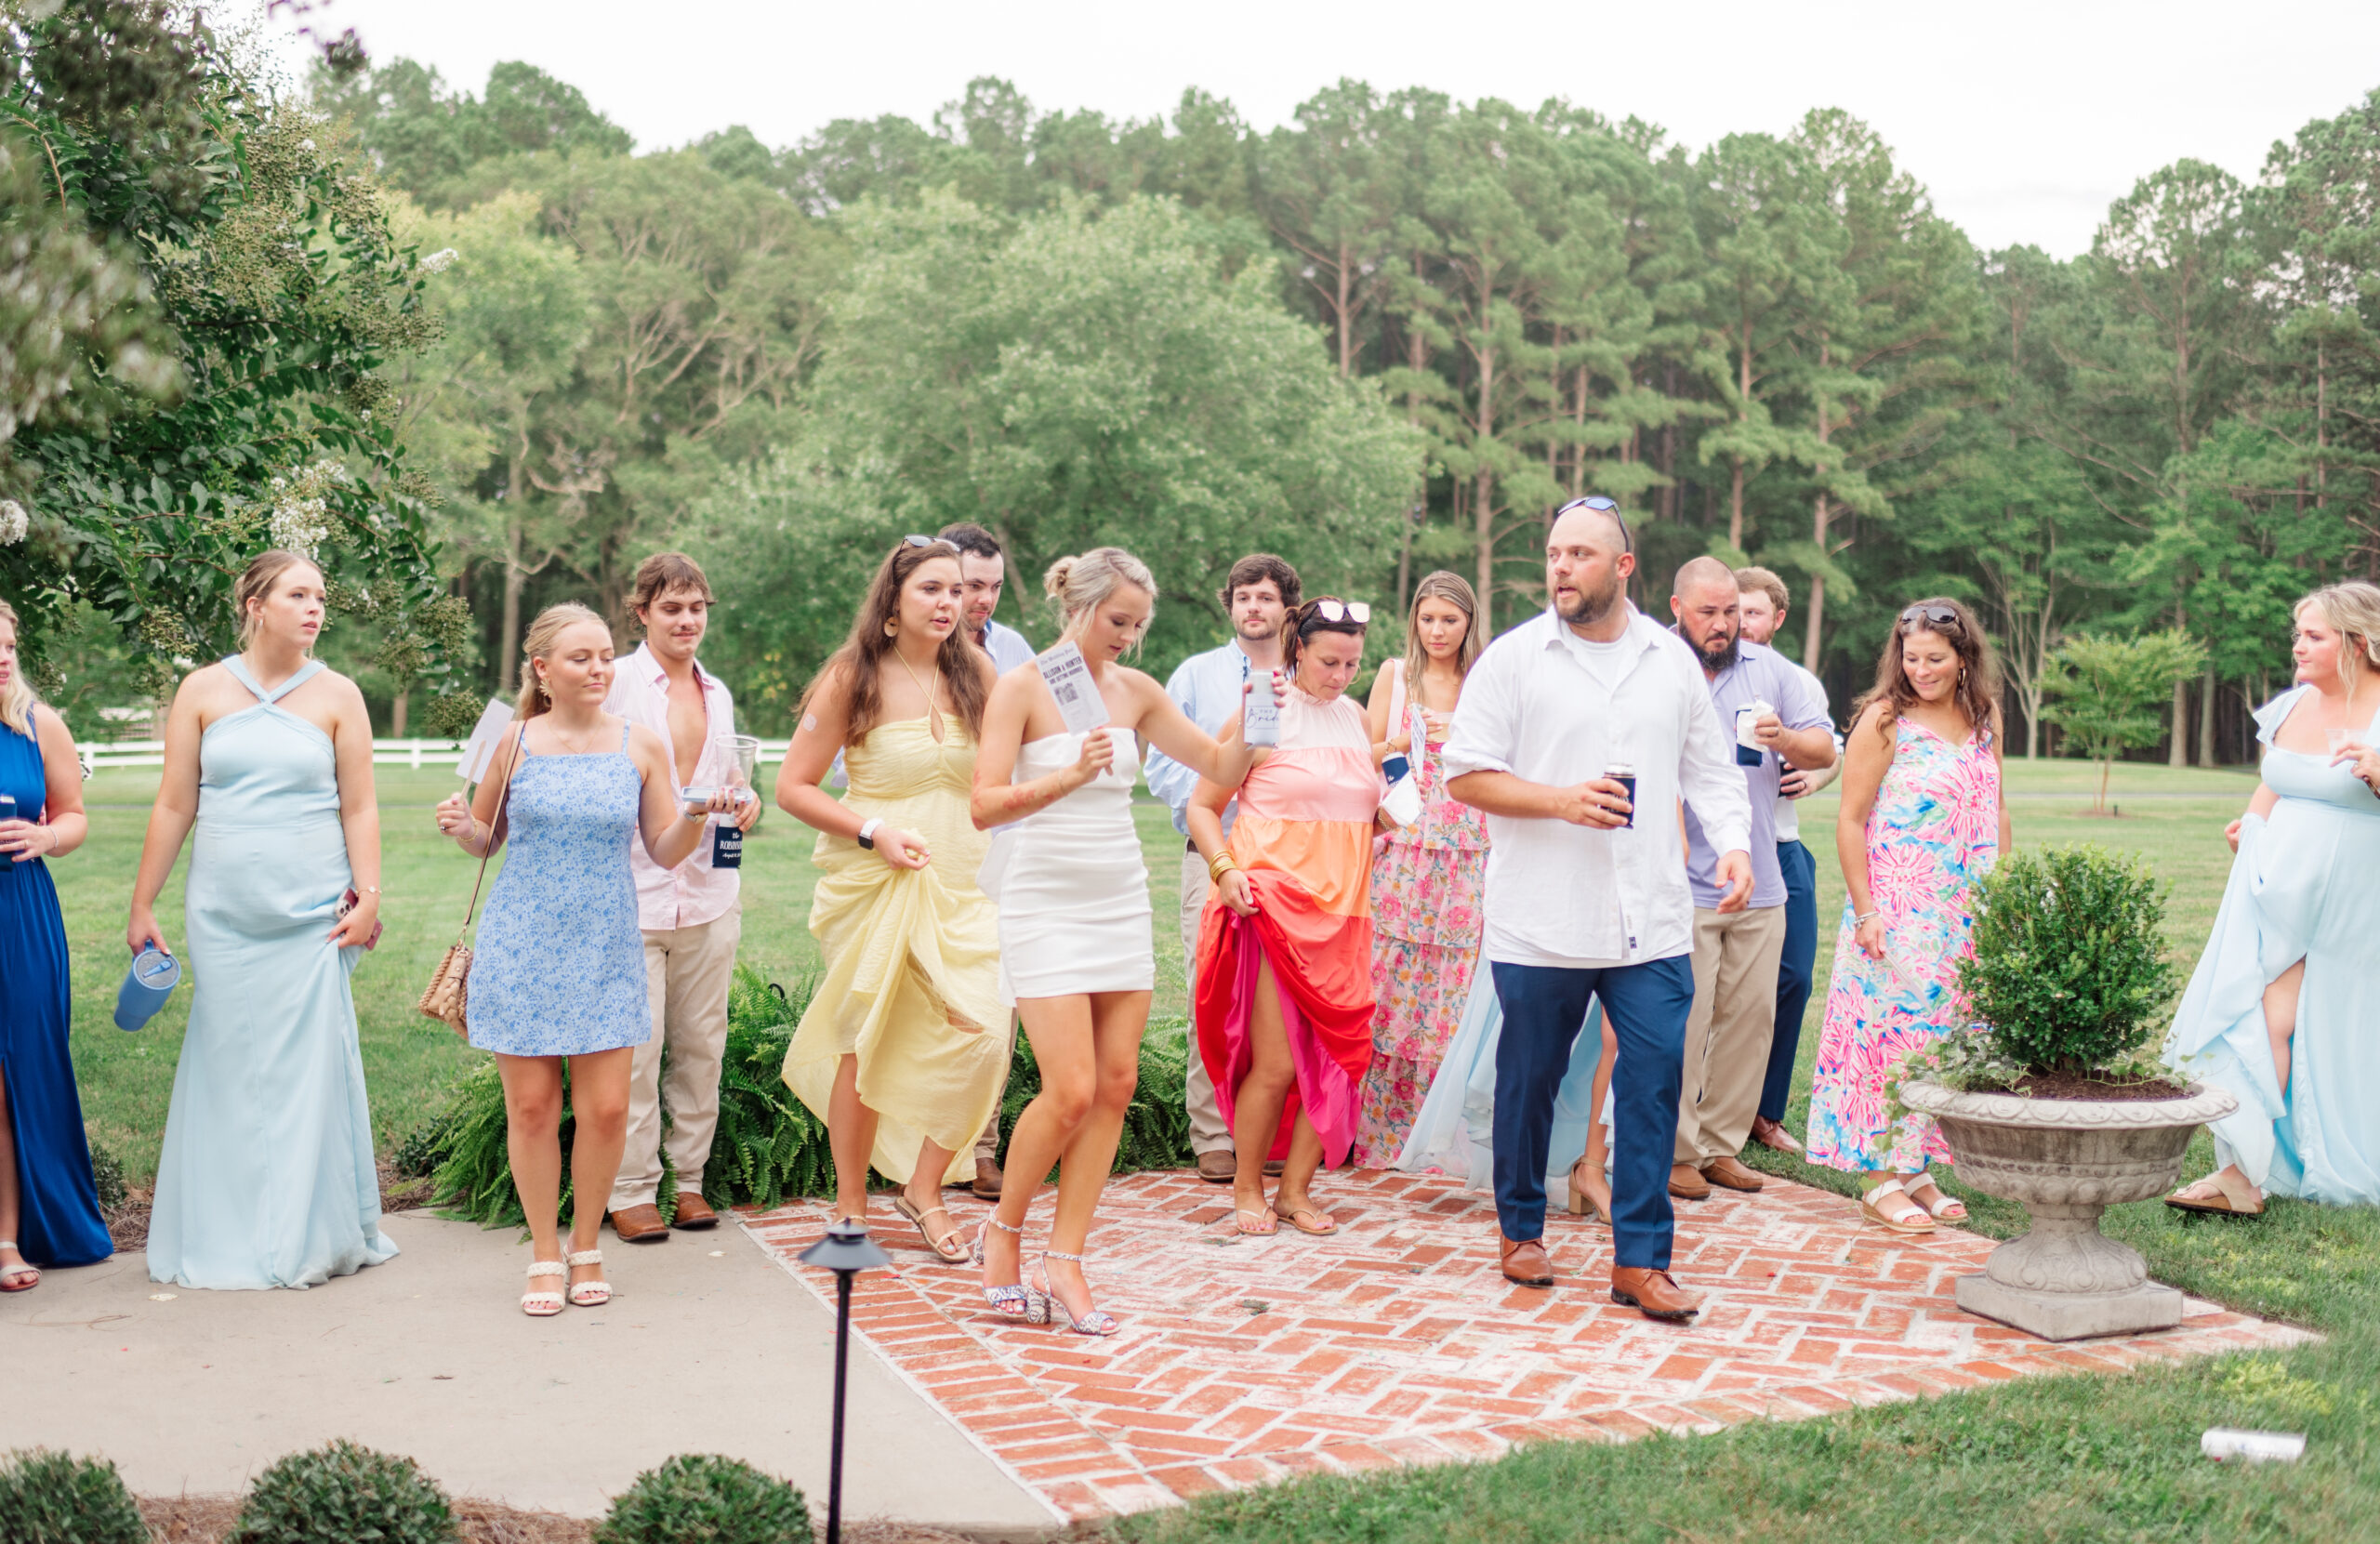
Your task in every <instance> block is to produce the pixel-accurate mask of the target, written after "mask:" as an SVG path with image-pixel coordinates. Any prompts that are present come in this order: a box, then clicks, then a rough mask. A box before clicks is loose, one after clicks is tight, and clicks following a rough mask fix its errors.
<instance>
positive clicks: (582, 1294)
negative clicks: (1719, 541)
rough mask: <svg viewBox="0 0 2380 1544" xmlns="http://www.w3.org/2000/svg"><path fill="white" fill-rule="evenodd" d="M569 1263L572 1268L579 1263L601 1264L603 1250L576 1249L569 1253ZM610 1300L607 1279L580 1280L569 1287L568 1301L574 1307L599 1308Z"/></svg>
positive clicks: (609, 1286)
mask: <svg viewBox="0 0 2380 1544" xmlns="http://www.w3.org/2000/svg"><path fill="white" fill-rule="evenodd" d="M570 1263H571V1265H572V1266H573V1267H574V1268H575V1267H577V1266H580V1265H601V1264H602V1263H603V1251H602V1250H601V1249H580V1250H577V1251H575V1253H573V1254H572V1255H571V1257H570ZM611 1300H612V1284H611V1283H610V1282H608V1281H582V1282H579V1283H577V1284H576V1285H575V1286H574V1287H571V1289H570V1301H571V1306H572V1307H574V1308H601V1307H602V1306H603V1305H604V1304H605V1303H607V1302H610V1301H611Z"/></svg>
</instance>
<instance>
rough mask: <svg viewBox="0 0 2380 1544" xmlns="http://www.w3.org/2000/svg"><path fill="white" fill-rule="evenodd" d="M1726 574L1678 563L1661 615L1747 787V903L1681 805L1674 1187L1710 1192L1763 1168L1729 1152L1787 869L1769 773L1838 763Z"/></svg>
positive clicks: (1759, 1070) (1754, 1099)
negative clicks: (1689, 1011)
mask: <svg viewBox="0 0 2380 1544" xmlns="http://www.w3.org/2000/svg"><path fill="white" fill-rule="evenodd" d="M1737 608H1738V602H1737V590H1736V575H1735V572H1734V570H1732V569H1730V568H1728V567H1727V565H1726V564H1725V563H1723V562H1721V561H1719V560H1718V559H1716V558H1697V559H1695V560H1694V561H1692V562H1689V563H1687V564H1686V566H1685V567H1684V568H1681V569H1679V570H1678V571H1677V578H1676V581H1675V582H1674V583H1673V584H1672V586H1671V587H1670V612H1671V614H1672V615H1673V616H1674V617H1675V618H1676V619H1677V633H1678V636H1679V637H1681V638H1683V639H1685V640H1686V643H1687V645H1688V646H1689V647H1691V648H1692V649H1693V650H1694V653H1695V655H1696V657H1697V658H1698V659H1699V660H1700V661H1701V664H1702V674H1703V678H1704V679H1705V680H1708V681H1709V682H1710V683H1711V705H1712V706H1713V707H1715V708H1716V709H1718V713H1719V720H1720V722H1721V723H1723V724H1725V725H1726V726H1727V727H1728V728H1729V730H1730V731H1731V732H1732V733H1733V736H1734V739H1735V744H1736V765H1737V766H1738V767H1739V768H1741V769H1742V771H1743V776H1744V783H1745V786H1746V791H1747V792H1748V793H1749V794H1750V795H1751V797H1752V849H1751V851H1752V904H1751V905H1750V906H1748V907H1746V908H1745V909H1743V910H1741V911H1738V912H1733V913H1724V912H1722V911H1721V910H1720V909H1719V902H1720V898H1721V896H1722V895H1723V894H1724V893H1725V890H1726V887H1725V886H1723V885H1721V884H1720V883H1719V882H1718V863H1719V854H1718V853H1717V852H1716V851H1713V849H1712V842H1711V840H1710V839H1709V838H1708V837H1707V836H1706V835H1705V834H1704V831H1703V826H1702V823H1701V822H1700V821H1699V820H1697V819H1696V818H1695V812H1694V811H1693V810H1691V809H1688V810H1687V811H1686V850H1687V851H1686V878H1687V881H1688V883H1689V884H1690V885H1691V886H1692V888H1693V891H1694V1012H1693V1015H1692V1017H1690V1018H1689V1019H1688V1020H1687V1021H1686V1076H1685V1082H1684V1085H1683V1087H1682V1088H1681V1089H1680V1091H1679V1097H1678V1117H1677V1146H1676V1155H1675V1162H1674V1165H1673V1168H1671V1170H1670V1194H1672V1195H1675V1196H1677V1197H1679V1198H1680V1199H1683V1200H1688V1201H1699V1200H1704V1199H1706V1198H1708V1197H1709V1195H1710V1194H1711V1187H1712V1185H1721V1186H1724V1187H1726V1189H1728V1190H1737V1191H1747V1192H1749V1191H1756V1190H1758V1189H1760V1188H1761V1184H1762V1181H1761V1177H1760V1175H1759V1174H1758V1173H1757V1172H1755V1171H1754V1170H1752V1169H1751V1168H1746V1167H1745V1166H1744V1165H1743V1164H1742V1163H1741V1162H1740V1161H1739V1160H1738V1159H1737V1157H1736V1155H1737V1154H1738V1153H1740V1152H1741V1151H1743V1145H1744V1142H1745V1141H1746V1140H1747V1139H1748V1138H1749V1137H1750V1136H1751V1135H1752V1120H1753V1117H1755V1116H1756V1115H1759V1114H1760V1093H1761V1085H1762V1083H1763V1081H1764V1080H1765V1077H1766V1076H1767V1072H1768V1042H1769V1037H1770V1036H1771V1035H1772V1033H1773V1032H1774V1030H1775V1028H1776V1017H1777V970H1778V960H1779V959H1780V958H1781V957H1782V956H1783V954H1784V949H1785V873H1784V870H1783V868H1782V867H1780V866H1779V865H1778V859H1777V832H1776V824H1777V818H1776V817H1777V783H1778V775H1779V774H1780V773H1781V772H1783V771H1784V768H1785V765H1786V763H1787V762H1791V763H1792V765H1793V766H1794V767H1796V768H1800V769H1802V770H1804V771H1808V770H1811V769H1813V768H1818V767H1830V766H1832V765H1833V764H1834V734H1833V732H1832V730H1831V727H1830V725H1829V723H1828V721H1827V713H1826V698H1825V696H1824V695H1823V694H1821V693H1815V692H1813V691H1812V690H1811V689H1810V687H1811V683H1810V682H1809V681H1808V680H1806V679H1805V677H1804V675H1803V673H1802V672H1800V671H1798V670H1796V669H1795V668H1793V666H1792V665H1791V664H1789V663H1788V662H1787V661H1786V660H1785V659H1784V658H1783V657H1782V656H1781V655H1779V654H1778V653H1774V652H1773V651H1771V650H1768V649H1765V648H1763V647H1762V646H1761V645H1759V644H1757V643H1749V642H1746V641H1744V640H1743V639H1742V637H1741V629H1740V627H1739V619H1738V614H1737Z"/></svg>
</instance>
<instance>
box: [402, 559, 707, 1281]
mask: <svg viewBox="0 0 2380 1544" xmlns="http://www.w3.org/2000/svg"><path fill="white" fill-rule="evenodd" d="M612 649H613V644H612V629H611V628H610V627H608V626H606V625H605V624H604V622H603V620H602V618H601V617H599V616H597V615H596V614H594V613H593V612H591V611H588V609H587V608H586V607H585V606H580V605H571V604H564V605H559V606H548V607H547V608H546V609H545V610H544V611H542V612H540V613H538V614H537V619H536V621H534V622H532V623H530V624H529V629H528V631H527V632H526V633H525V634H524V635H522V640H521V652H522V661H521V665H522V689H521V712H520V718H519V719H518V720H517V725H518V727H516V728H514V729H512V730H510V731H509V732H507V733H506V735H505V737H504V741H503V743H502V745H501V746H499V747H498V748H497V750H496V755H495V757H494V758H493V759H491V761H490V762H489V765H488V769H487V776H486V777H485V778H484V779H483V780H482V782H481V784H480V785H479V787H478V788H477V789H476V790H475V791H474V793H473V795H472V797H471V798H470V800H469V802H466V801H465V800H464V798H463V796H462V795H460V794H456V795H455V796H453V797H452V798H447V799H445V800H443V801H442V802H441V803H440V804H439V806H438V828H439V829H440V830H441V831H443V832H444V833H445V834H446V835H447V836H449V837H452V838H455V841H456V845H457V846H459V847H461V848H462V850H463V851H465V852H467V853H469V855H470V856H472V857H474V858H477V859H479V860H480V863H481V868H482V871H483V872H484V871H485V868H486V864H487V857H488V854H489V853H490V852H491V851H493V850H494V849H496V848H497V847H503V846H507V845H508V843H509V848H510V856H509V857H508V858H507V859H506V860H505V864H504V870H503V872H502V873H501V874H499V875H498V876H497V877H496V888H495V890H494V891H491V892H490V893H489V895H488V903H487V915H486V917H483V919H482V920H481V922H480V930H479V938H478V941H477V944H476V945H475V947H474V949H473V951H472V956H471V972H470V976H469V983H468V984H469V991H468V992H467V994H466V997H465V1008H464V1017H465V1020H466V1021H467V1023H468V1025H469V1039H470V1043H471V1044H472V1045H473V1046H474V1047H476V1048H477V1049H481V1050H486V1051H493V1052H495V1053H496V1070H497V1072H498V1074H499V1075H500V1076H502V1078H503V1080H504V1122H505V1133H504V1135H505V1150H506V1155H507V1156H508V1157H509V1159H510V1160H511V1164H512V1185H513V1189H514V1190H515V1191H517V1192H518V1193H519V1194H520V1197H521V1210H522V1215H523V1216H524V1217H526V1218H527V1220H528V1224H529V1257H530V1258H529V1271H528V1274H529V1283H530V1289H529V1291H528V1292H526V1293H524V1294H523V1295H522V1299H521V1311H522V1313H527V1314H529V1315H530V1316H531V1317H533V1318H549V1317H551V1316H552V1315H553V1314H556V1313H561V1312H562V1304H563V1301H564V1299H565V1293H563V1292H562V1291H557V1290H553V1289H550V1288H549V1287H544V1286H542V1285H541V1283H542V1282H544V1281H545V1280H547V1279H549V1278H554V1277H561V1276H565V1275H566V1276H568V1277H569V1278H570V1281H569V1288H568V1291H567V1294H566V1296H567V1299H568V1301H569V1302H571V1303H572V1304H575V1306H577V1307H580V1308H597V1307H601V1306H602V1304H604V1303H606V1302H608V1301H610V1300H611V1297H612V1287H611V1283H610V1282H609V1281H608V1280H607V1279H606V1278H605V1276H604V1274H603V1251H602V1250H601V1249H599V1248H597V1247H595V1240H596V1230H597V1229H598V1228H599V1227H601V1226H602V1221H603V1202H604V1200H605V1199H606V1198H607V1197H608V1196H610V1194H612V1181H614V1180H615V1178H617V1177H618V1174H619V1168H620V1152H621V1149H622V1148H623V1147H625V1146H626V1145H627V1142H628V1075H629V1071H630V1068H631V1065H632V1062H633V1058H634V1055H635V1048H636V1047H638V1046H641V1045H642V1044H644V1042H645V1040H646V1039H647V1037H649V1036H651V1035H652V1033H653V1014H652V1010H651V1009H650V1008H648V1007H647V1005H646V998H645V975H644V933H643V931H642V930H641V928H640V927H639V924H638V920H637V904H636V879H635V877H634V876H633V875H632V874H631V873H630V872H629V869H628V844H629V843H630V842H632V841H637V840H642V841H643V843H644V850H645V851H646V852H647V853H648V854H650V855H651V856H652V858H653V861H654V862H655V864H659V865H660V866H661V867H663V868H675V867H677V866H678V865H679V864H681V863H683V862H685V861H686V860H687V859H688V858H689V857H692V856H693V855H694V844H695V842H697V841H698V840H700V839H701V838H702V834H703V831H704V828H705V825H706V822H707V820H708V818H709V816H710V815H711V814H713V813H726V812H729V810H730V809H731V808H732V806H731V804H730V796H729V794H728V793H727V792H726V791H725V790H721V791H720V792H719V793H717V794H715V795H714V796H713V797H712V798H710V800H709V801H708V802H707V804H695V805H694V806H693V807H692V808H691V810H689V809H686V808H682V807H681V800H680V796H679V788H678V782H677V767H676V764H675V763H674V761H673V760H672V759H671V757H670V753H669V749H668V746H666V745H665V744H663V742H662V739H661V736H660V735H658V734H656V733H655V732H653V731H652V730H650V729H646V728H644V727H643V726H642V725H634V724H630V723H629V722H628V720H627V719H623V718H620V717H619V716H618V715H616V714H612V713H606V712H604V711H603V703H604V699H605V698H606V697H608V696H609V695H610V694H611V690H612V675H613V670H614V666H613V659H612ZM565 1063H567V1065H568V1068H569V1080H570V1081H569V1101H570V1115H571V1142H570V1177H571V1194H572V1196H573V1197H574V1199H573V1203H572V1216H571V1245H572V1247H571V1251H570V1253H569V1255H568V1257H567V1258H565V1257H564V1256H563V1254H562V1245H561V1221H560V1215H559V1210H560V1207H561V1204H562V1138H561V1126H562V1099H563V1084H562V1078H563V1067H564V1065H565Z"/></svg>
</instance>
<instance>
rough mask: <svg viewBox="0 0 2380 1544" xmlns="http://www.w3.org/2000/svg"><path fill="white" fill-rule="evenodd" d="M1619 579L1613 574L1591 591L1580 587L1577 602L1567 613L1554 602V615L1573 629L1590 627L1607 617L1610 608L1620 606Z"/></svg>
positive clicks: (1558, 602)
mask: <svg viewBox="0 0 2380 1544" xmlns="http://www.w3.org/2000/svg"><path fill="white" fill-rule="evenodd" d="M1618 604H1620V575H1619V574H1617V573H1614V574H1611V575H1610V576H1609V577H1608V578H1607V579H1606V580H1605V581H1604V583H1603V584H1602V585H1601V586H1599V587H1595V588H1593V589H1588V588H1585V587H1580V590H1579V592H1578V600H1576V601H1575V602H1574V603H1573V604H1572V605H1571V607H1570V609H1569V610H1567V611H1564V610H1563V609H1562V602H1561V601H1560V600H1555V601H1554V614H1555V615H1556V616H1559V617H1560V618H1561V619H1562V620H1563V621H1565V622H1567V623H1568V624H1569V625H1570V626H1572V627H1593V626H1594V625H1595V624H1596V623H1598V622H1600V621H1602V620H1603V619H1604V618H1605V617H1607V616H1609V615H1610V614H1611V608H1612V607H1614V606H1616V605H1618Z"/></svg>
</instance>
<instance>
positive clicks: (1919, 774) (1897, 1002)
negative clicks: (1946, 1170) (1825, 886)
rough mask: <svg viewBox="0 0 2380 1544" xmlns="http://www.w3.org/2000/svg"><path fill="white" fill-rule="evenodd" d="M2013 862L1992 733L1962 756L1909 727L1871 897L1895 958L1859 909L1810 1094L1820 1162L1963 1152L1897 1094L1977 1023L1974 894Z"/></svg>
mask: <svg viewBox="0 0 2380 1544" xmlns="http://www.w3.org/2000/svg"><path fill="white" fill-rule="evenodd" d="M1999 855H2000V763H1999V761H1998V760H1997V759H1995V758H1994V757H1993V755H1992V742H1991V732H1990V729H1988V728H1986V729H1979V730H1977V732H1975V733H1974V734H1973V735H1971V736H1969V737H1968V739H1967V742H1966V744H1965V745H1964V746H1952V745H1951V744H1950V743H1949V742H1948V741H1946V740H1944V739H1943V738H1942V737H1941V736H1939V735H1937V734H1936V733H1935V732H1933V731H1931V730H1929V729H1926V728H1924V727H1923V726H1921V725H1918V724H1914V723H1911V722H1910V720H1908V719H1899V720H1898V721H1897V722H1896V724H1895V725H1894V728H1893V759H1892V765H1891V766H1889V767H1887V768H1885V769H1884V783H1883V785H1882V786H1880V787H1879V788H1878V789H1877V790H1876V804H1875V808H1874V809H1873V810H1872V811H1871V812H1870V813H1869V816H1868V893H1869V898H1870V903H1871V904H1872V905H1874V906H1875V908H1876V909H1877V910H1878V911H1880V912H1882V913H1884V940H1885V944H1884V958H1883V959H1871V958H1869V957H1868V953H1867V951H1866V950H1864V949H1862V948H1860V947H1859V945H1858V943H1857V942H1856V941H1855V940H1854V938H1853V933H1854V931H1855V930H1854V929H1853V927H1852V925H1851V916H1852V913H1851V907H1850V905H1849V904H1848V903H1846V904H1845V906H1844V908H1843V926H1842V928H1841V930H1839V931H1838V932H1837V933H1836V934H1835V940H1834V976H1833V980H1832V981H1831V983H1830V984H1829V985H1828V987H1827V995H1826V1023H1825V1024H1824V1026H1823V1027H1822V1028H1820V1030H1819V1031H1818V1068H1817V1072H1816V1074H1815V1076H1813V1078H1812V1080H1811V1085H1810V1131H1809V1139H1808V1145H1809V1161H1810V1162H1812V1163H1816V1164H1824V1165H1826V1166H1827V1167H1828V1168H1842V1169H1851V1170H1856V1171H1871V1172H1872V1171H1881V1170H1886V1169H1889V1170H1891V1171H1892V1172H1893V1173H1896V1174H1914V1173H1916V1172H1917V1171H1918V1170H1919V1169H1921V1168H1924V1167H1925V1164H1926V1161H1927V1160H1928V1159H1932V1158H1948V1157H1949V1156H1950V1149H1949V1148H1948V1147H1947V1146H1945V1145H1944V1144H1943V1142H1942V1134H1941V1132H1939V1131H1938V1130H1937V1129H1936V1128H1935V1126H1934V1122H1933V1121H1932V1120H1931V1119H1930V1118H1928V1117H1925V1116H1922V1115H1913V1114H1911V1115H1904V1116H1903V1117H1902V1118H1901V1119H1900V1120H1899V1121H1897V1122H1893V1121H1888V1120H1887V1119H1886V1118H1885V1101H1884V1084H1885V1081H1886V1079H1887V1078H1888V1077H1889V1076H1891V1075H1892V1073H1893V1071H1894V1069H1896V1068H1897V1067H1898V1066H1899V1065H1900V1063H1901V1062H1902V1061H1903V1060H1904V1059H1905V1058H1906V1057H1908V1055H1909V1054H1910V1052H1911V1051H1913V1050H1916V1049H1919V1048H1920V1047H1923V1046H1926V1045H1929V1044H1931V1043H1932V1042H1934V1041H1936V1040H1937V1039H1940V1038H1941V1037H1942V1036H1945V1035H1947V1034H1949V1033H1950V1031H1952V1030H1954V1029H1960V1028H1964V1026H1965V1024H1966V1023H1967V1008H1966V999H1965V998H1964V996H1962V995H1961V993H1960V992H1959V985H1958V968H1959V961H1960V960H1961V959H1962V958H1964V957H1966V956H1967V955H1969V954H1971V953H1973V952H1974V948H1973V945H1972V944H1970V943H1969V941H1968V933H1969V931H1970V930H1972V928H1973V925H1974V918H1973V917H1971V916H1970V915H1969V913H1968V910H1967V890H1968V886H1969V885H1970V884H1972V883H1973V881H1974V880H1975V879H1976V878H1977V877H1978V876H1979V875H1981V874H1983V873H1984V872H1985V871H1986V870H1988V869H1990V866H1991V864H1992V862H1993V860H1995V859H1996V858H1998V857H1999Z"/></svg>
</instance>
